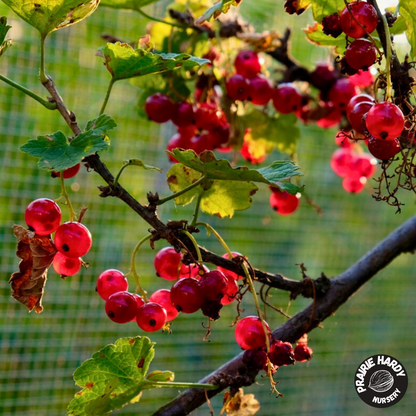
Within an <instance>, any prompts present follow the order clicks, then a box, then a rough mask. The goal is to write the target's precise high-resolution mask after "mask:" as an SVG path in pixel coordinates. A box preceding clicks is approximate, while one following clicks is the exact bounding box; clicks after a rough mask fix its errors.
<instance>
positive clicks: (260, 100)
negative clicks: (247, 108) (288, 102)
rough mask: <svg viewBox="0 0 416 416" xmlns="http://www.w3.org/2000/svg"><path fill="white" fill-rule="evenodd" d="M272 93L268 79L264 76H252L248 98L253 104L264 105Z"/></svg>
mask: <svg viewBox="0 0 416 416" xmlns="http://www.w3.org/2000/svg"><path fill="white" fill-rule="evenodd" d="M272 95H273V89H272V87H271V86H270V83H269V81H268V80H267V79H266V78H264V77H254V78H252V79H251V80H250V89H249V100H250V101H251V102H252V103H253V104H255V105H266V104H267V103H268V102H269V101H270V99H271V98H272Z"/></svg>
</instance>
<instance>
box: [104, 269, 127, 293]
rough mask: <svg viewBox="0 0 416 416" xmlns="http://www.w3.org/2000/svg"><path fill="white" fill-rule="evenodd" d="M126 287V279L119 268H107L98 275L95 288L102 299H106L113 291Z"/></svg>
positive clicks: (121, 290)
mask: <svg viewBox="0 0 416 416" xmlns="http://www.w3.org/2000/svg"><path fill="white" fill-rule="evenodd" d="M128 288H129V284H128V282H127V279H126V278H125V277H124V274H123V273H122V272H121V271H120V270H116V269H108V270H105V271H104V272H102V273H101V274H100V275H99V276H98V279H97V287H96V290H97V292H98V294H99V295H100V296H101V298H102V299H104V300H107V299H108V298H109V297H110V296H111V295H112V294H113V293H117V292H125V291H127V289H128Z"/></svg>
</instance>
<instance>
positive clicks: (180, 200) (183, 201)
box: [167, 163, 203, 205]
mask: <svg viewBox="0 0 416 416" xmlns="http://www.w3.org/2000/svg"><path fill="white" fill-rule="evenodd" d="M201 177H202V174H201V173H200V172H198V171H196V170H194V169H191V168H189V167H187V166H185V165H183V164H181V163H175V164H174V165H172V167H171V168H170V169H169V171H168V173H167V178H168V179H167V182H168V185H169V188H170V190H171V191H172V192H174V193H177V192H179V191H182V189H185V188H186V187H187V186H189V185H191V184H193V183H194V182H196V181H197V180H198V179H200V178H201ZM201 192H203V190H202V188H201V187H200V186H197V187H196V188H192V189H190V190H189V191H188V192H185V193H184V194H182V195H179V196H178V197H176V198H175V203H176V204H177V205H188V204H190V203H191V202H192V201H193V199H194V198H195V197H196V196H198V195H199V194H200V193H201Z"/></svg>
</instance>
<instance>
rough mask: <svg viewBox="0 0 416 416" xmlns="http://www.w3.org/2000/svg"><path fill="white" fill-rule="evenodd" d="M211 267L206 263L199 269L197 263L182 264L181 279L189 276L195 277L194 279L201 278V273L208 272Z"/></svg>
mask: <svg viewBox="0 0 416 416" xmlns="http://www.w3.org/2000/svg"><path fill="white" fill-rule="evenodd" d="M208 272H209V269H208V267H207V266H205V264H203V265H202V270H200V269H199V266H198V265H197V264H190V265H186V264H183V263H182V264H181V269H180V271H179V279H186V278H187V277H193V278H194V279H197V280H200V279H201V275H202V274H204V273H208Z"/></svg>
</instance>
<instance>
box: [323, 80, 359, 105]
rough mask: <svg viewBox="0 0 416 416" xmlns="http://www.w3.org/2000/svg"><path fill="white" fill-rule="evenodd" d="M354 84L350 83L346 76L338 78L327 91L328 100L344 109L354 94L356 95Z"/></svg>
mask: <svg viewBox="0 0 416 416" xmlns="http://www.w3.org/2000/svg"><path fill="white" fill-rule="evenodd" d="M356 94H357V92H356V89H355V86H354V85H352V84H351V81H350V80H349V79H348V78H340V79H338V80H337V81H336V82H335V84H334V85H333V86H332V88H331V89H330V91H329V100H330V101H331V102H332V104H334V106H335V107H336V108H338V109H340V110H344V109H345V108H346V107H347V104H348V103H349V101H350V100H351V98H352V97H354V95H356Z"/></svg>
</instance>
